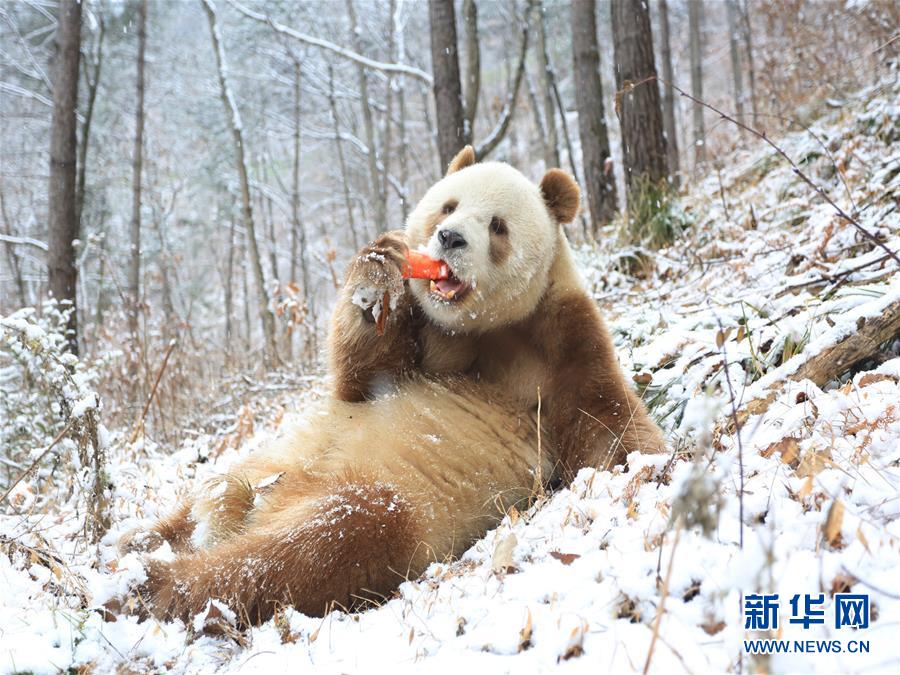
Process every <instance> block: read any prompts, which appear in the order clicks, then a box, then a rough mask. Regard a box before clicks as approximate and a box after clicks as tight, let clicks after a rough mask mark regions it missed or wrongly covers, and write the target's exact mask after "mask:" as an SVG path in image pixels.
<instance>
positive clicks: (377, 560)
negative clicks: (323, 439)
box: [145, 476, 419, 625]
mask: <svg viewBox="0 0 900 675" xmlns="http://www.w3.org/2000/svg"><path fill="white" fill-rule="evenodd" d="M418 520H419V519H418V518H416V517H414V514H413V509H412V507H411V506H410V504H409V503H408V502H406V501H405V500H404V499H403V498H402V497H400V496H399V495H398V494H397V493H396V492H395V491H394V490H392V489H391V488H390V487H389V486H385V485H382V484H379V483H377V482H376V483H373V482H372V481H370V480H367V479H365V478H364V477H362V476H360V477H357V479H356V480H345V481H341V482H330V483H324V484H321V485H320V486H319V490H318V491H317V492H316V493H313V494H309V495H303V496H302V498H301V499H299V500H298V501H297V502H296V503H295V504H294V505H292V506H291V507H289V508H288V509H286V510H285V511H284V512H282V513H281V514H280V517H279V518H278V519H273V520H272V521H270V522H268V523H266V524H264V525H263V526H262V527H255V528H254V529H253V531H251V532H249V533H247V534H244V535H243V536H241V537H235V538H232V539H230V540H228V541H226V542H225V543H223V544H222V545H220V546H218V547H216V548H213V549H210V550H204V551H198V552H195V553H191V554H189V555H184V556H181V557H179V558H177V559H176V560H175V561H174V562H173V563H165V562H161V561H152V562H151V563H150V569H149V570H148V571H149V577H150V579H151V582H150V584H149V585H148V587H147V588H146V589H145V591H146V592H147V594H148V597H149V602H150V603H151V609H152V610H153V612H154V613H155V614H158V615H161V616H167V617H178V618H181V619H182V620H185V621H188V620H189V619H190V618H191V617H192V616H193V615H195V614H197V613H198V612H200V611H202V610H203V608H204V607H205V606H206V603H207V602H208V601H209V600H210V599H214V600H220V601H222V602H224V603H225V604H226V605H227V606H229V607H232V608H235V609H236V610H237V611H238V616H239V620H240V622H241V623H242V624H244V625H246V624H247V623H260V622H262V621H266V620H267V619H269V618H270V617H271V616H272V615H273V614H274V612H275V610H276V609H278V608H279V607H281V606H288V605H292V606H294V607H296V608H297V609H299V610H300V611H302V612H305V613H307V614H310V615H321V614H323V613H325V612H326V611H327V610H328V609H329V608H330V607H331V606H334V605H337V606H339V607H344V608H348V609H349V608H354V607H359V606H361V605H363V604H364V603H365V602H368V601H376V602H377V601H380V600H382V599H383V598H384V597H385V596H386V595H387V594H388V593H390V592H391V591H392V590H393V589H394V588H395V587H396V586H397V584H398V582H399V581H402V580H403V578H404V577H405V575H406V572H407V566H408V565H409V563H410V560H411V559H412V557H413V556H414V554H415V549H416V544H417V542H418V541H419V535H418V532H417V529H416V528H417V522H418ZM326 580H327V583H323V581H326Z"/></svg>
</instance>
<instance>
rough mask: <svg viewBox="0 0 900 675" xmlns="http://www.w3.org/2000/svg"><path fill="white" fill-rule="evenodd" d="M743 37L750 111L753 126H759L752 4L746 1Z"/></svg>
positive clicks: (743, 16) (742, 17)
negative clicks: (751, 25) (748, 82)
mask: <svg viewBox="0 0 900 675" xmlns="http://www.w3.org/2000/svg"><path fill="white" fill-rule="evenodd" d="M741 26H742V29H743V30H741V35H742V37H743V38H744V52H745V53H746V55H747V79H749V80H750V109H751V110H752V111H753V126H754V127H756V126H757V124H759V120H758V117H759V111H758V109H757V107H756V106H757V100H756V67H755V65H754V63H753V33H752V30H751V28H750V3H749V2H748V1H747V0H744V7H743V9H741Z"/></svg>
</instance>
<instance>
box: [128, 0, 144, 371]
mask: <svg viewBox="0 0 900 675" xmlns="http://www.w3.org/2000/svg"><path fill="white" fill-rule="evenodd" d="M137 40H138V51H137V90H136V96H135V114H134V154H133V156H132V164H131V172H132V179H131V181H132V182H131V228H130V242H131V247H130V251H129V253H130V255H129V260H128V307H127V312H128V332H129V334H130V335H131V345H132V350H133V356H134V355H136V354H137V346H138V316H139V314H140V304H141V175H142V172H143V161H144V63H145V55H146V50H147V0H140V2H139V3H138V17H137ZM137 363H138V362H137V357H136V356H134V358H133V360H132V363H131V376H132V384H133V385H134V386H136V385H137V377H136V376H137Z"/></svg>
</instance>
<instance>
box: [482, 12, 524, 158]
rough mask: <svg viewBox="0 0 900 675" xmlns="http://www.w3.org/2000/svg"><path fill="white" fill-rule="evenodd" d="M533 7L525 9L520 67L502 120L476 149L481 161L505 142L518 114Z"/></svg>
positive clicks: (520, 47) (501, 116)
mask: <svg viewBox="0 0 900 675" xmlns="http://www.w3.org/2000/svg"><path fill="white" fill-rule="evenodd" d="M533 5H534V0H528V6H527V7H526V8H525V14H524V19H523V20H522V40H521V44H520V45H519V65H518V67H517V68H516V76H515V79H514V80H513V85H512V89H511V90H510V92H509V96H508V97H507V99H506V104H505V105H504V106H503V112H502V114H501V115H500V120H499V121H498V122H497V124H496V126H495V127H494V129H493V130H492V131H491V133H489V134H488V135H487V137H486V138H485V139H484V141H482V142H481V143H479V144H478V145H477V146H476V147H475V156H476V157H478V159H479V160H480V159H483V158H484V157H486V156H487V155H489V154H491V152H492V151H493V150H494V148H496V147H497V146H498V145H499V144H500V141H502V140H503V137H504V136H505V135H506V131H507V130H508V129H509V124H510V122H512V118H513V115H515V113H516V100H517V99H518V98H519V87H520V86H521V84H522V77H523V75H524V74H525V57H526V56H527V55H528V24H529V22H528V17H529V15H530V14H531V11H532V6H533Z"/></svg>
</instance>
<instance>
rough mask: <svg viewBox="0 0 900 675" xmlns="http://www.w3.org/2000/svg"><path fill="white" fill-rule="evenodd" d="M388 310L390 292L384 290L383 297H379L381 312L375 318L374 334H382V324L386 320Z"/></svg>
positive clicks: (389, 307)
mask: <svg viewBox="0 0 900 675" xmlns="http://www.w3.org/2000/svg"><path fill="white" fill-rule="evenodd" d="M390 312H391V294H390V293H389V292H387V291H385V292H384V297H383V298H382V299H381V312H380V313H379V314H378V318H377V319H375V335H384V324H385V322H386V321H387V318H388V314H390Z"/></svg>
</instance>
